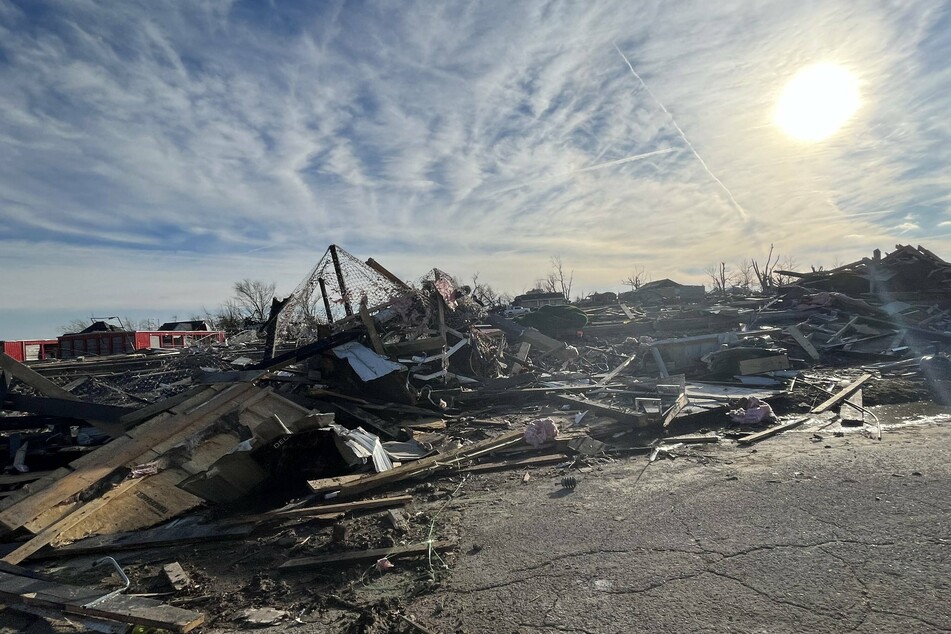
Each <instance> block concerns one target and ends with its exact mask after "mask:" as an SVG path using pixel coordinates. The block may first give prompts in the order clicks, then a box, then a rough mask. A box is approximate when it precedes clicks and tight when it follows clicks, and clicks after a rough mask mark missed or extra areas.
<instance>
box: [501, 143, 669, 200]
mask: <svg viewBox="0 0 951 634" xmlns="http://www.w3.org/2000/svg"><path fill="white" fill-rule="evenodd" d="M677 149H678V148H675V147H672V148H665V149H663V150H654V151H652V152H645V153H644V154H635V155H634V156H627V157H625V158H622V159H617V160H615V161H608V162H607V163H598V164H597V165H591V166H589V167H582V168H580V169H576V170H571V171H570V172H566V173H564V174H552V175H549V176H543V177H542V178H536V179H534V180H530V181H526V182H524V183H519V184H518V185H512V186H511V187H505V188H503V189H497V190H495V191H494V192H492V193H491V195H492V196H495V195H497V194H504V193H507V192H511V191H515V190H516V189H521V188H523V187H528V186H529V185H532V184H534V183H541V182H544V181H548V180H552V179H556V178H561V179H566V178H568V177H570V176H571V175H572V174H579V173H581V172H590V171H591V170H598V169H602V168H605V167H611V166H612V165H621V164H622V163H631V162H633V161H640V160H643V159H646V158H650V157H652V156H657V155H658V154H668V153H670V152H676V151H677Z"/></svg>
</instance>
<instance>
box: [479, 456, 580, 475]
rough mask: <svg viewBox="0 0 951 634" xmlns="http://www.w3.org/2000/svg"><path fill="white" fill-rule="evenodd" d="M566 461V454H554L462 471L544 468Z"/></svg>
mask: <svg viewBox="0 0 951 634" xmlns="http://www.w3.org/2000/svg"><path fill="white" fill-rule="evenodd" d="M565 460H566V457H565V455H564V454H552V455H549V456H533V457H531V458H522V459H520V460H502V461H499V462H484V463H481V464H476V465H471V466H469V467H463V468H462V469H460V471H465V472H466V473H486V472H489V471H502V470H504V469H519V468H522V467H543V466H545V465H550V464H557V463H559V462H563V461H565Z"/></svg>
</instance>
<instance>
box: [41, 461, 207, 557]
mask: <svg viewBox="0 0 951 634" xmlns="http://www.w3.org/2000/svg"><path fill="white" fill-rule="evenodd" d="M188 476H189V474H188V473H187V472H186V471H182V470H180V469H165V470H164V471H161V472H160V473H158V474H157V475H153V476H147V477H144V478H139V479H138V480H140V481H141V484H139V485H138V486H136V487H135V488H134V489H133V490H128V491H125V492H123V493H120V494H117V495H114V496H112V497H111V499H110V500H108V501H107V502H106V503H105V504H103V505H101V506H100V507H99V508H98V509H97V510H96V511H95V513H92V514H89V515H87V516H86V518H85V519H84V520H83V521H82V522H81V523H79V524H76V525H74V526H73V527H71V528H69V529H67V530H65V531H63V532H62V533H61V534H60V535H59V536H58V537H57V538H56V539H55V540H54V541H53V542H52V544H53V545H54V546H55V545H58V544H60V543H63V542H67V541H74V540H77V539H83V538H84V537H88V536H89V535H98V534H110V533H121V532H125V531H132V530H137V529H140V528H150V527H152V526H156V525H158V524H161V523H163V522H166V521H168V520H170V519H172V518H175V517H178V516H179V515H182V514H183V513H185V512H186V511H189V510H191V509H194V508H196V507H198V506H200V505H202V504H204V502H205V501H204V500H202V499H201V498H200V497H197V496H195V495H192V494H191V493H189V492H188V491H185V490H182V489H180V488H178V487H177V486H176V485H177V484H178V483H179V482H181V481H183V480H185V479H186V478H188ZM27 526H29V525H27Z"/></svg>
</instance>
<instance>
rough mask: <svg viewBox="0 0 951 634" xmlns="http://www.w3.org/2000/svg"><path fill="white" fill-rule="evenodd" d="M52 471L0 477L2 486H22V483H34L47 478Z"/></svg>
mask: <svg viewBox="0 0 951 634" xmlns="http://www.w3.org/2000/svg"><path fill="white" fill-rule="evenodd" d="M51 473H53V472H52V471H31V472H29V473H15V474H13V475H0V484H20V483H21V482H33V481H34V480H39V479H40V478H45V477H46V476H48V475H49V474H51Z"/></svg>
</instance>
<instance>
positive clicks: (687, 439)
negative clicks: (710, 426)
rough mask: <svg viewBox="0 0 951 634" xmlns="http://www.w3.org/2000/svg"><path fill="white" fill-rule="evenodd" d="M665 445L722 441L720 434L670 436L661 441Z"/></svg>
mask: <svg viewBox="0 0 951 634" xmlns="http://www.w3.org/2000/svg"><path fill="white" fill-rule="evenodd" d="M660 442H661V443H662V444H665V445H675V444H677V443H683V444H685V445H701V444H705V443H717V442H720V437H719V436H670V437H668V438H664V439H663V440H661V441H660Z"/></svg>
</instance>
